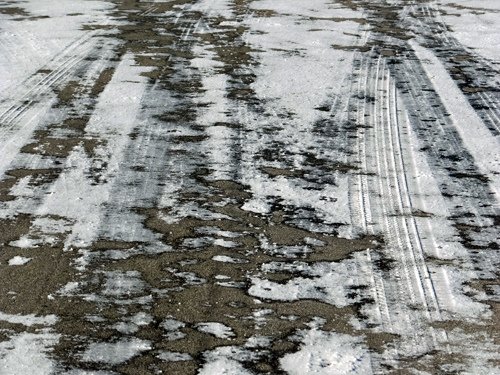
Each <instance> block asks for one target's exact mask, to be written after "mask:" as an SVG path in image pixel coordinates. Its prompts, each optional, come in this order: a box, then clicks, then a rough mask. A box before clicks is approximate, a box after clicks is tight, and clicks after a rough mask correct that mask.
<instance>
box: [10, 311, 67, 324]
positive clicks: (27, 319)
mask: <svg viewBox="0 0 500 375" xmlns="http://www.w3.org/2000/svg"><path fill="white" fill-rule="evenodd" d="M0 320H2V321H5V322H9V323H14V324H22V325H24V326H26V327H31V326H33V325H45V326H49V325H54V324H56V322H57V321H58V318H57V316H55V315H46V316H36V315H35V314H29V315H19V314H17V315H12V314H6V313H3V312H1V311H0Z"/></svg>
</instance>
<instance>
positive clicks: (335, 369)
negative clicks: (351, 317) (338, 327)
mask: <svg viewBox="0 0 500 375" xmlns="http://www.w3.org/2000/svg"><path fill="white" fill-rule="evenodd" d="M301 336H302V337H301V341H302V346H301V348H300V349H299V351H298V352H296V353H291V354H286V355H285V356H284V357H283V358H281V359H280V364H281V367H282V368H283V370H285V371H286V372H287V373H288V374H290V375H313V374H314V375H331V374H336V375H344V374H345V375H347V374H363V375H368V374H372V370H371V362H370V353H369V352H368V349H367V348H366V347H365V346H364V345H363V344H362V341H361V339H360V338H359V337H353V336H350V335H344V334H340V333H335V332H323V331H321V330H319V329H311V330H310V331H306V332H301Z"/></svg>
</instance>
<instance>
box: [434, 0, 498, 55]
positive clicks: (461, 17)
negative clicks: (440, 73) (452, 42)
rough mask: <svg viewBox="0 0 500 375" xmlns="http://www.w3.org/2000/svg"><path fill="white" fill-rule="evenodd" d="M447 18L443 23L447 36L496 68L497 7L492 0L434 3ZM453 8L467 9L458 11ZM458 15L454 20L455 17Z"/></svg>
mask: <svg viewBox="0 0 500 375" xmlns="http://www.w3.org/2000/svg"><path fill="white" fill-rule="evenodd" d="M438 4H439V5H441V7H442V8H443V9H444V10H445V11H446V12H448V13H450V15H446V14H445V15H443V16H442V17H443V20H444V21H445V22H446V24H448V25H449V26H450V27H451V30H452V32H451V34H452V35H453V36H454V37H455V38H457V40H458V41H459V42H460V43H462V44H463V45H465V46H467V47H469V48H472V49H473V50H475V52H477V53H479V54H480V55H482V56H483V57H486V58H487V59H489V60H491V61H492V62H494V63H495V64H500V39H499V38H498V35H499V34H500V22H498V12H499V11H500V4H499V2H498V1H496V0H438ZM455 5H458V6H464V7H469V8H471V9H460V8H457V7H456V6H455ZM457 14H458V16H457Z"/></svg>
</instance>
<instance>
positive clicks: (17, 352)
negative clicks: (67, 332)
mask: <svg viewBox="0 0 500 375" xmlns="http://www.w3.org/2000/svg"><path fill="white" fill-rule="evenodd" d="M59 338H60V335H58V334H54V333H51V332H50V331H49V330H42V331H39V332H38V333H28V332H23V333H20V334H18V335H15V336H13V337H11V338H10V339H9V340H8V341H3V342H0V370H1V372H2V374H6V375H7V374H8V375H27V374H37V375H52V374H53V372H54V369H55V364H54V362H53V361H52V360H51V359H50V358H49V353H50V348H51V347H52V346H54V345H55V344H57V342H58V341H59Z"/></svg>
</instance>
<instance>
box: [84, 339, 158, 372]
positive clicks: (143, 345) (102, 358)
mask: <svg viewBox="0 0 500 375" xmlns="http://www.w3.org/2000/svg"><path fill="white" fill-rule="evenodd" d="M147 350H151V343H150V342H149V341H147V340H141V339H138V338H123V339H121V340H119V341H116V342H113V343H107V342H99V343H92V344H90V345H89V346H88V347H87V349H86V350H85V352H84V353H83V354H82V360H83V361H84V362H100V363H107V364H110V365H117V364H119V363H123V362H125V361H128V360H129V359H131V358H133V357H135V356H136V355H138V354H140V353H141V352H144V351H147Z"/></svg>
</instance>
